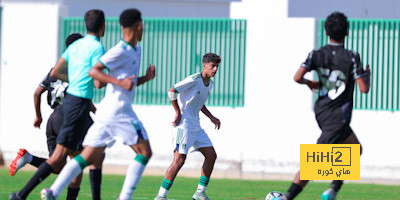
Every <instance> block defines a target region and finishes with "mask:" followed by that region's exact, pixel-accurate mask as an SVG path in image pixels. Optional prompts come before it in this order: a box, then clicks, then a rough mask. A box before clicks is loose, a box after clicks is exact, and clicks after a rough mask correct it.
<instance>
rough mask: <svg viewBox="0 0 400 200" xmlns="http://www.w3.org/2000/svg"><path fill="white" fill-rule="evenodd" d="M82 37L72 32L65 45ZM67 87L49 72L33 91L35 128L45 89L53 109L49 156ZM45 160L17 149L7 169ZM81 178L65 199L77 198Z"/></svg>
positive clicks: (13, 171)
mask: <svg viewBox="0 0 400 200" xmlns="http://www.w3.org/2000/svg"><path fill="white" fill-rule="evenodd" d="M82 37H83V36H82V35H81V34H79V33H73V34H71V35H69V36H68V37H67V38H66V40H65V46H66V47H68V46H69V45H70V44H72V43H73V42H74V41H76V40H78V39H80V38H82ZM50 71H51V70H50ZM67 87H68V83H67V82H62V81H61V80H58V79H56V78H54V77H52V76H50V72H49V73H48V74H47V76H46V77H45V78H44V79H43V80H42V82H40V84H39V86H38V87H37V88H36V91H35V93H34V105H35V112H36V118H35V120H34V122H33V126H34V127H35V128H40V125H41V124H42V113H41V109H40V104H41V96H42V94H43V93H44V92H46V91H47V103H48V105H49V106H50V107H51V108H52V109H53V113H52V114H51V115H50V117H49V119H48V120H47V127H46V137H47V148H48V150H49V156H51V154H52V153H53V151H54V149H55V147H56V144H57V142H56V138H57V135H58V132H59V130H60V128H61V125H62V123H63V116H62V109H61V108H62V103H63V101H64V96H65V91H66V89H67ZM45 161H46V158H41V157H37V156H35V155H32V154H30V153H29V152H28V151H27V150H26V149H24V148H22V149H20V150H19V152H18V155H17V157H16V158H15V159H14V161H13V162H12V163H11V165H10V171H9V172H10V175H11V176H14V175H15V174H16V173H17V171H18V170H19V169H20V168H22V167H23V166H25V165H26V164H27V163H29V164H31V165H33V166H35V167H39V166H40V165H41V164H42V163H43V162H45ZM90 173H94V172H92V170H91V172H90ZM100 173H101V172H100ZM81 180H82V174H81V175H79V176H78V177H77V178H76V179H75V180H74V181H73V182H72V183H71V184H70V186H69V187H68V194H67V200H70V199H71V200H72V199H76V198H77V196H78V193H79V189H80V188H79V187H80V182H81Z"/></svg>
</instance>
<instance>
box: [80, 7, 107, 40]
mask: <svg viewBox="0 0 400 200" xmlns="http://www.w3.org/2000/svg"><path fill="white" fill-rule="evenodd" d="M105 22H106V20H105V18H104V12H103V11H101V10H89V11H87V12H86V13H85V25H86V29H87V31H88V33H94V34H97V33H100V35H101V36H104V31H105Z"/></svg>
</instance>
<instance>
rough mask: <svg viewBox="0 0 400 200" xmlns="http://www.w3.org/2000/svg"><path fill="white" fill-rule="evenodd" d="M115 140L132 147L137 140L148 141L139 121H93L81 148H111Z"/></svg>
mask: <svg viewBox="0 0 400 200" xmlns="http://www.w3.org/2000/svg"><path fill="white" fill-rule="evenodd" d="M117 138H120V139H122V142H123V144H125V145H129V146H132V145H134V144H136V143H137V141H138V139H139V138H142V139H143V140H148V137H147V132H146V130H145V129H144V127H143V124H142V123H141V122H140V121H132V122H110V123H107V124H105V123H102V122H98V121H95V122H94V123H93V124H92V126H91V127H90V128H89V130H88V133H87V134H86V136H85V139H84V140H83V146H90V147H111V146H112V145H113V144H114V143H115V141H116V139H117Z"/></svg>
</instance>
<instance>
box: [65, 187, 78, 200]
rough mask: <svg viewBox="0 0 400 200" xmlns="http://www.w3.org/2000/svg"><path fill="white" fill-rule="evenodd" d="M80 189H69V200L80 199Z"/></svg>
mask: <svg viewBox="0 0 400 200" xmlns="http://www.w3.org/2000/svg"><path fill="white" fill-rule="evenodd" d="M79 189H80V188H70V187H68V194H67V200H76V199H77V198H78V193H79Z"/></svg>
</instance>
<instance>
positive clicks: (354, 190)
mask: <svg viewBox="0 0 400 200" xmlns="http://www.w3.org/2000/svg"><path fill="white" fill-rule="evenodd" d="M33 173H34V172H32V171H19V172H18V173H17V174H16V175H15V176H13V177H11V176H10V175H9V174H8V169H4V168H2V169H0V199H8V195H9V194H10V193H11V192H15V191H17V190H19V189H21V188H22V187H23V186H24V185H25V184H26V182H27V181H28V180H29V179H30V178H31V177H32V175H33ZM55 178H56V176H55V175H51V176H49V177H48V178H47V179H46V180H45V181H43V182H42V183H41V184H40V185H39V186H38V187H36V188H35V190H33V192H32V193H31V195H30V196H29V197H28V199H39V197H40V196H39V192H40V190H41V189H42V188H45V187H49V186H50V185H51V184H52V183H53V181H54V180H55ZM162 179H163V177H161V176H144V177H143V178H142V180H141V181H140V183H139V185H138V187H137V189H136V191H135V194H134V198H133V199H148V200H149V199H154V197H155V195H156V194H157V193H158V189H159V188H160V185H161V182H162ZM123 181H124V176H122V175H103V181H102V199H105V200H114V199H117V198H118V194H119V192H120V190H121V187H122V184H123ZM198 181H199V180H198V178H185V177H179V175H178V177H177V178H176V180H175V181H174V184H173V186H172V188H171V191H170V192H169V194H168V198H169V199H171V200H188V199H191V197H192V195H193V193H194V191H195V190H196V187H197V184H198ZM290 184H291V183H290V182H289V181H258V180H257V181H255V180H231V179H217V178H211V180H210V183H209V185H208V188H207V195H208V196H209V197H210V198H211V199H213V200H228V199H232V200H235V199H258V200H263V199H264V198H265V196H266V194H267V193H268V192H270V191H274V190H276V191H281V192H282V193H284V192H286V190H287V188H288V187H289V186H290ZM329 184H330V183H328V182H310V183H309V184H308V185H307V187H306V188H305V190H304V191H303V192H302V193H301V194H300V195H299V196H298V198H296V200H318V199H320V195H321V193H322V192H323V191H324V190H325V189H327V188H328V187H329ZM65 198H66V190H64V192H63V193H62V195H61V196H60V197H59V199H65ZM78 199H79V200H90V199H91V191H90V183H89V176H88V174H84V177H83V180H82V185H81V190H80V193H79V196H78ZM337 199H346V200H369V199H371V200H372V199H374V200H375V199H380V200H385V199H387V200H389V199H390V200H393V199H400V186H390V185H376V184H355V183H345V184H344V185H343V187H342V190H341V191H340V192H339V194H338V197H337Z"/></svg>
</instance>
